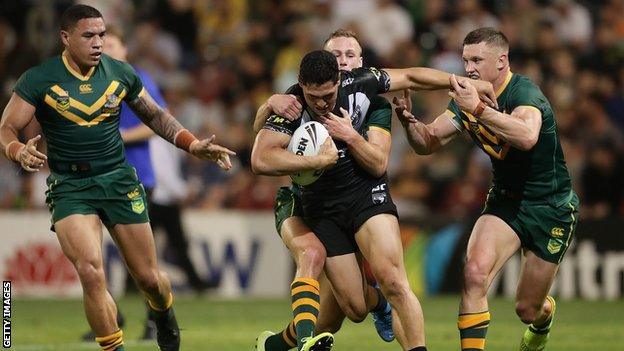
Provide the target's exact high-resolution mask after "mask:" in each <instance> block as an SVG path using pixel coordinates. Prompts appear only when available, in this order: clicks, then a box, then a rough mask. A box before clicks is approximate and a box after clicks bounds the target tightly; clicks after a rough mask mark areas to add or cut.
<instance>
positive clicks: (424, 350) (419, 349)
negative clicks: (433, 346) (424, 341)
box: [409, 346, 427, 351]
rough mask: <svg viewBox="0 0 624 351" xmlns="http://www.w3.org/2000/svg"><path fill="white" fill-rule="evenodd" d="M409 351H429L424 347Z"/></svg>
mask: <svg viewBox="0 0 624 351" xmlns="http://www.w3.org/2000/svg"><path fill="white" fill-rule="evenodd" d="M409 351H427V348H426V347H424V346H418V347H414V348H413V349H410V350H409Z"/></svg>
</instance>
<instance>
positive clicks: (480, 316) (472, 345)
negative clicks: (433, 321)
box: [457, 311, 490, 351]
mask: <svg viewBox="0 0 624 351" xmlns="http://www.w3.org/2000/svg"><path fill="white" fill-rule="evenodd" d="M489 325H490V312H489V311H484V312H477V313H462V314H460V315H459V317H458V319H457V326H458V328H459V337H460V339H461V349H462V351H481V350H483V349H484V348H485V335H486V334H487V329H488V326H489Z"/></svg>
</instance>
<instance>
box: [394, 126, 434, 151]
mask: <svg viewBox="0 0 624 351" xmlns="http://www.w3.org/2000/svg"><path fill="white" fill-rule="evenodd" d="M401 124H402V125H403V129H404V130H405V135H406V136H407V141H408V142H409V144H410V146H411V147H412V149H414V151H416V153H417V154H419V155H429V154H431V153H433V152H434V151H435V150H436V149H437V148H438V147H439V143H437V142H436V138H434V137H433V135H431V132H430V131H429V128H428V127H427V126H426V125H425V124H424V123H422V122H416V123H409V122H403V121H401Z"/></svg>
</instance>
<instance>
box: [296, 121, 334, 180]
mask: <svg viewBox="0 0 624 351" xmlns="http://www.w3.org/2000/svg"><path fill="white" fill-rule="evenodd" d="M328 137H329V133H328V132H327V129H325V127H324V126H323V125H322V124H320V123H319V122H314V121H310V122H306V123H304V124H302V125H300V126H299V128H297V130H295V133H293V135H292V138H291V139H290V143H289V144H288V151H290V152H292V153H295V154H297V155H300V156H316V155H317V154H318V152H319V149H320V148H321V145H323V143H324V142H325V140H326V139H327V138H328ZM322 174H323V170H322V169H319V170H309V171H301V172H297V173H293V174H291V175H290V178H291V179H292V181H293V182H294V183H296V184H299V185H309V184H312V183H314V182H315V181H316V180H317V179H319V178H320V176H321V175H322Z"/></svg>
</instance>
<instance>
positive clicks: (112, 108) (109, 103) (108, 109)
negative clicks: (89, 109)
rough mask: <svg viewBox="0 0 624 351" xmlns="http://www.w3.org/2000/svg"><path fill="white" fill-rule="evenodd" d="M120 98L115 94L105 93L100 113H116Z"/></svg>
mask: <svg viewBox="0 0 624 351" xmlns="http://www.w3.org/2000/svg"><path fill="white" fill-rule="evenodd" d="M120 102H121V99H119V96H117V95H115V94H110V95H106V103H104V106H103V107H102V113H117V112H118V111H119V103H120Z"/></svg>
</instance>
